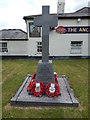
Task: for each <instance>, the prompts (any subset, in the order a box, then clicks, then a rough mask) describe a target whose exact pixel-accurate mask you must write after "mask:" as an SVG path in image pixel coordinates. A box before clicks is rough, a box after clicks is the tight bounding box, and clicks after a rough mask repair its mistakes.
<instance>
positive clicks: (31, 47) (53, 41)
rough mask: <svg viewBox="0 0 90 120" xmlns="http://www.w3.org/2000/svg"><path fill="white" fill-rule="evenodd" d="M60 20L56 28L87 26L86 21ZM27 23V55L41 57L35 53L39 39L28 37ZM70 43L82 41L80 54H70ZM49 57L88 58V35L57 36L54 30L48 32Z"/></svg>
mask: <svg viewBox="0 0 90 120" xmlns="http://www.w3.org/2000/svg"><path fill="white" fill-rule="evenodd" d="M77 20H78V19H61V20H59V21H58V26H64V27H65V26H67V27H70V26H73V27H74V26H77V27H79V26H88V20H87V19H81V21H80V22H78V21H77ZM29 22H30V21H28V22H27V30H28V39H29V41H28V55H29V56H41V54H38V53H37V42H39V41H42V39H41V37H40V38H32V37H29V28H28V24H29ZM71 41H83V45H82V53H81V54H70V50H71ZM49 55H50V56H88V34H59V33H57V32H56V31H55V30H53V31H50V34H49Z"/></svg>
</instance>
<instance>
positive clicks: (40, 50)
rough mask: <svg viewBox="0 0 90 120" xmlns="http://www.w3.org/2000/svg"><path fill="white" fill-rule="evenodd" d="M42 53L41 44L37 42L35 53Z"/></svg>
mask: <svg viewBox="0 0 90 120" xmlns="http://www.w3.org/2000/svg"><path fill="white" fill-rule="evenodd" d="M41 52H42V42H37V53H41Z"/></svg>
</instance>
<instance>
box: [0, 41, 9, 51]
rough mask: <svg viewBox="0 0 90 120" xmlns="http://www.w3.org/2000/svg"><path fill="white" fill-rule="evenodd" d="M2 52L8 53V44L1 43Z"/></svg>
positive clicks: (0, 49)
mask: <svg viewBox="0 0 90 120" xmlns="http://www.w3.org/2000/svg"><path fill="white" fill-rule="evenodd" d="M0 52H2V53H7V52H8V47H7V42H0Z"/></svg>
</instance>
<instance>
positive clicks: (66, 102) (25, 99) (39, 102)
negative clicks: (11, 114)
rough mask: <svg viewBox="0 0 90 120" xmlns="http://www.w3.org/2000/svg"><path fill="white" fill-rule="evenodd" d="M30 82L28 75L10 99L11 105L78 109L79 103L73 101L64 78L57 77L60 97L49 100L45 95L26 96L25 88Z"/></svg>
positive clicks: (73, 98)
mask: <svg viewBox="0 0 90 120" xmlns="http://www.w3.org/2000/svg"><path fill="white" fill-rule="evenodd" d="M30 80H31V76H30V75H28V76H27V78H26V79H25V81H24V83H23V84H22V86H21V87H20V88H19V90H18V91H17V93H16V95H15V96H14V97H13V98H12V99H11V105H25V106H28V105H30V106H68V107H70V106H73V107H78V104H79V103H78V101H77V100H76V99H75V97H74V95H73V93H72V91H71V89H70V87H69V84H68V81H67V79H66V77H65V76H59V77H58V82H59V86H60V95H59V96H58V97H57V98H49V97H47V96H46V95H43V96H42V97H34V96H33V95H28V92H27V86H28V84H29V82H30Z"/></svg>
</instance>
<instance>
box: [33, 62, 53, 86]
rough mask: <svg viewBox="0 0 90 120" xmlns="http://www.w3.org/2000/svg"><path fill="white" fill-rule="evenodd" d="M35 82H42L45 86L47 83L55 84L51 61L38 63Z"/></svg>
mask: <svg viewBox="0 0 90 120" xmlns="http://www.w3.org/2000/svg"><path fill="white" fill-rule="evenodd" d="M37 80H39V81H41V82H43V83H44V84H45V85H46V84H47V83H48V82H55V78H54V72H53V67H52V61H51V60H49V62H42V60H40V61H39V62H38V67H37V72H36V77H35V81H37Z"/></svg>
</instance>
